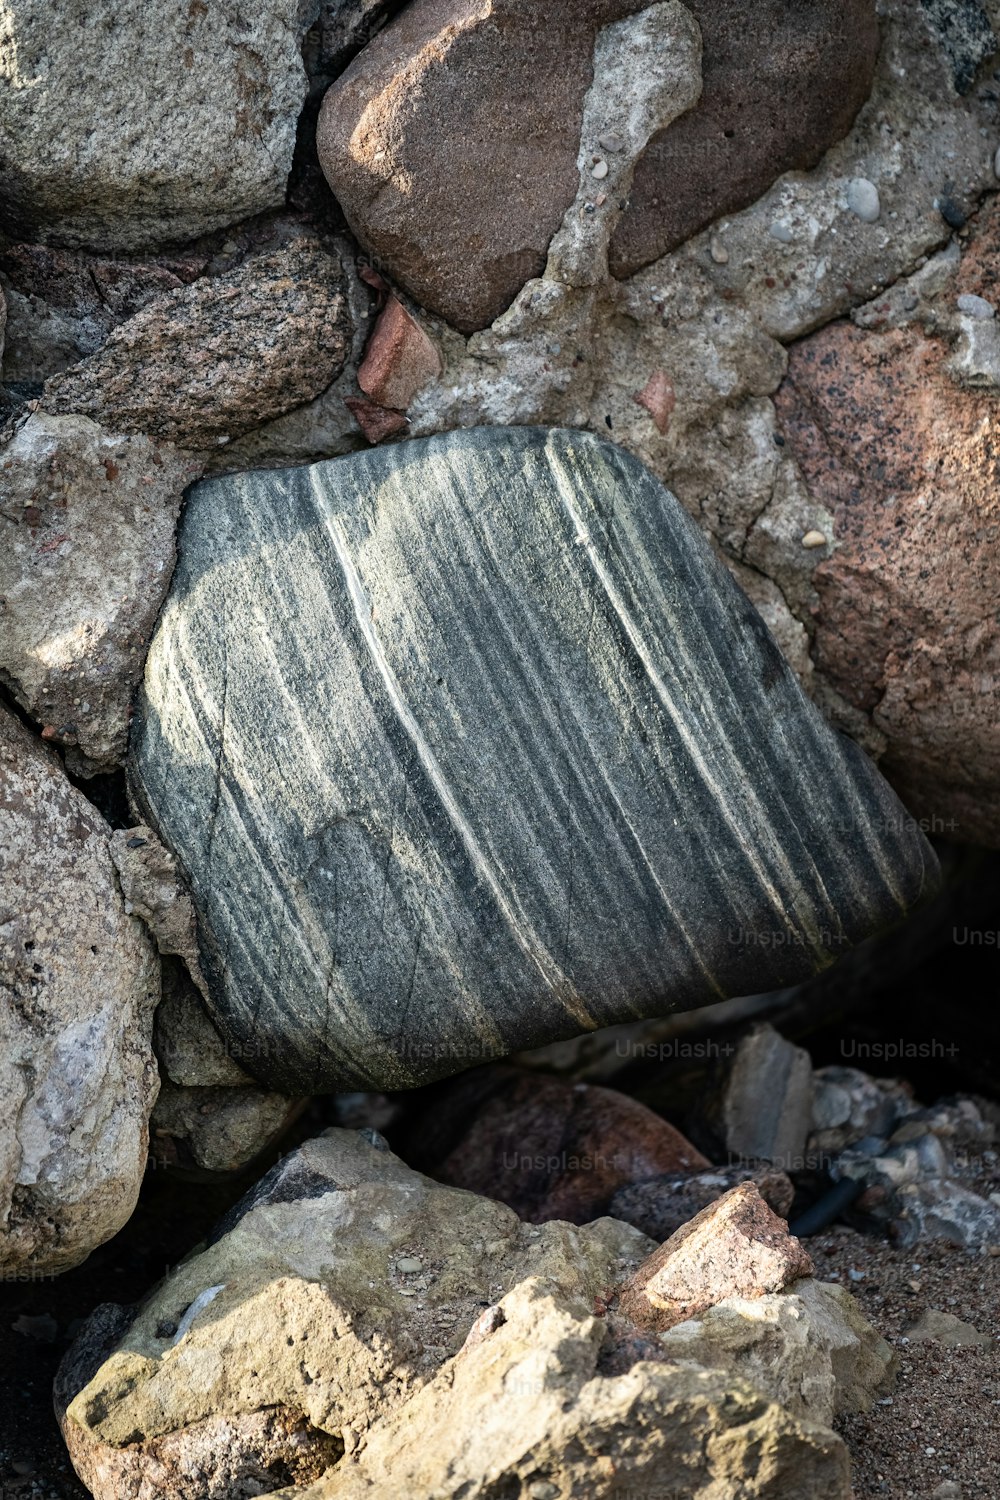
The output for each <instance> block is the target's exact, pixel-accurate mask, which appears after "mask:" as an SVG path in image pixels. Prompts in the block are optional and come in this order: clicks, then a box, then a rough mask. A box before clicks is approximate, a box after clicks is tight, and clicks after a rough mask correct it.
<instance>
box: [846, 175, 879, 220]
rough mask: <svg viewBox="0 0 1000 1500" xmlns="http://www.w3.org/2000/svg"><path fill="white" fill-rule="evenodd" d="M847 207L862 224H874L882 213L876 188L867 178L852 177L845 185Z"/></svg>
mask: <svg viewBox="0 0 1000 1500" xmlns="http://www.w3.org/2000/svg"><path fill="white" fill-rule="evenodd" d="M847 206H848V208H849V209H850V210H851V213H852V214H853V215H854V217H855V218H856V219H860V220H861V222H862V223H863V224H874V223H875V222H876V220H877V219H878V217H879V215H880V214H881V212H882V203H881V200H880V198H879V195H878V188H877V187H876V186H875V184H874V182H869V181H868V178H867V177H852V178H851V180H850V182H849V183H848V184H847Z"/></svg>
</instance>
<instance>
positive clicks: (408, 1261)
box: [396, 1255, 423, 1276]
mask: <svg viewBox="0 0 1000 1500" xmlns="http://www.w3.org/2000/svg"><path fill="white" fill-rule="evenodd" d="M396 1270H397V1271H400V1272H401V1273H402V1274H403V1275H404V1276H414V1275H415V1274H416V1273H417V1271H422V1270H423V1266H422V1265H421V1263H420V1261H419V1260H415V1259H414V1257H413V1256H412V1255H404V1256H403V1258H402V1260H397V1262H396Z"/></svg>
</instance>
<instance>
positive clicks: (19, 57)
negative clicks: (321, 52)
mask: <svg viewBox="0 0 1000 1500" xmlns="http://www.w3.org/2000/svg"><path fill="white" fill-rule="evenodd" d="M306 24H307V17H306V14H305V12H304V11H303V8H302V7H301V6H300V5H299V4H298V0H277V3H274V4H268V5H246V4H242V3H241V4H237V3H235V0H221V3H218V0H212V3H211V4H204V3H201V0H197V3H195V4H192V5H189V6H177V7H174V8H172V9H167V10H162V11H161V10H152V9H150V8H149V7H148V6H146V5H144V4H142V3H141V0H98V3H91V0H88V3H83V0H70V3H68V4H65V5H61V6H60V7H59V8H58V10H57V11H55V12H53V10H52V8H51V7H50V6H48V5H45V4H40V3H39V0H12V3H11V4H9V5H7V6H5V8H4V15H3V31H2V33H0V54H2V56H3V60H4V66H3V70H2V74H0V136H2V137H3V141H4V154H3V161H2V164H0V220H3V221H4V223H5V226H6V228H7V230H8V232H9V233H11V234H12V235H16V236H17V237H18V238H21V239H36V238H37V239H40V240H46V241H49V242H50V243H53V244H60V245H71V246H77V245H86V246H90V247H91V248H94V249H100V250H135V249H139V248H143V247H149V246H154V245H159V244H165V243H168V242H180V241H183V240H190V239H194V238H195V237H196V236H197V235H200V234H203V233H205V232H206V231H207V230H211V229H216V228H219V227H220V226H222V225H224V224H232V223H235V222H237V221H238V220H240V219H244V218H248V217H249V216H250V215H251V214H255V213H260V212H261V211H262V210H263V209H267V208H274V207H277V206H279V205H280V204H282V203H283V202H284V198H285V183H286V179H287V177H288V173H289V170H290V168H291V164H292V152H293V149H294V145H295V128H296V122H297V119H298V115H299V111H300V109H301V106H302V102H303V99H304V97H305V89H306V80H305V69H304V67H303V63H302V55H301V44H302V36H303V33H304V31H305V26H306Z"/></svg>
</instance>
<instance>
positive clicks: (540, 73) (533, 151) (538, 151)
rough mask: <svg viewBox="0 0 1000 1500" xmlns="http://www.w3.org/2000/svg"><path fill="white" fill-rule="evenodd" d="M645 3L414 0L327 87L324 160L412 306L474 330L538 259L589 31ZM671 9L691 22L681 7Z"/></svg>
mask: <svg viewBox="0 0 1000 1500" xmlns="http://www.w3.org/2000/svg"><path fill="white" fill-rule="evenodd" d="M643 8H644V7H643V4H642V0H572V3H567V0H561V3H559V4H556V5H550V6H546V7H544V8H540V7H539V6H537V5H533V4H531V3H530V0H414V3H413V4H411V5H408V6H407V7H406V9H405V10H404V11H403V13H402V15H400V16H397V17H396V19H395V20H394V21H392V22H391V23H390V24H389V25H388V26H387V27H386V28H385V30H384V31H382V32H381V33H380V34H379V35H378V36H377V37H376V38H375V40H374V41H373V42H371V43H370V44H369V46H367V47H366V48H365V49H364V51H363V52H362V53H361V54H360V55H359V56H358V57H357V58H356V59H355V61H354V62H353V63H352V64H351V66H350V67H349V68H348V69H347V70H346V72H344V73H342V74H341V76H340V77H339V78H338V79H337V80H336V82H335V83H334V84H333V86H332V87H331V88H330V90H329V91H328V93H327V95H326V98H325V99H324V101H323V108H322V111H321V113H320V119H319V126H318V131H317V145H318V148H319V157H320V162H321V165H322V167H323V171H324V173H325V174H326V177H327V180H328V181H329V183H330V186H331V188H332V189H333V191H334V193H335V194H336V197H337V199H338V201H339V202H340V204H341V206H342V207H343V210H344V213H345V214H346V216H347V219H348V222H349V223H350V225H351V227H352V228H353V229H354V231H355V233H356V234H357V235H358V238H359V239H360V240H361V242H362V244H364V245H366V246H367V247H368V248H369V249H371V250H374V251H375V252H376V253H377V254H378V256H379V257H380V259H381V260H382V261H384V263H385V265H386V266H388V267H389V268H390V269H391V271H392V274H393V276H394V277H395V279H396V280H397V281H399V282H400V283H401V284H402V285H403V286H405V287H406V288H407V290H408V291H410V292H411V293H412V294H413V296H414V297H415V298H416V300H417V301H418V302H419V303H420V304H421V305H422V306H424V307H427V308H429V309H430V310H431V311H432V312H437V313H440V314H441V316H442V317H444V318H446V319H447V321H448V322H449V323H452V324H453V325H454V326H455V327H456V328H460V329H462V330H463V331H464V332H470V331H471V330H473V329H476V328H483V327H485V326H486V325H487V324H489V323H491V322H492V321H493V319H494V318H495V317H497V315H498V314H499V313H501V312H502V311H503V310H504V308H506V307H508V306H509V305H510V303H511V302H512V300H513V299H514V297H515V296H516V295H517V293H518V292H519V291H520V289H521V287H522V286H523V285H524V283H525V282H526V281H528V280H529V279H530V278H531V277H532V276H537V275H539V274H540V272H541V271H542V269H543V267H544V265H545V255H546V251H547V249H548V245H549V241H550V240H551V239H552V236H553V235H554V234H555V231H556V229H557V228H558V226H559V222H560V220H561V219H562V216H563V214H564V213H565V212H566V210H567V208H568V207H569V205H570V204H571V203H572V201H573V198H574V196H575V194H576V190H577V183H578V181H579V171H578V166H577V156H578V152H579V147H580V127H581V123H582V119H583V102H584V97H585V95H586V92H587V89H588V87H589V85H590V82H591V79H592V76H593V50H594V40H595V37H596V35H597V32H598V31H599V30H600V28H601V27H603V26H605V25H607V24H608V22H611V21H617V20H620V19H621V18H622V17H624V16H629V15H632V14H633V13H634V12H636V11H639V10H642V9H643ZM678 11H679V8H678ZM678 25H679V27H680V28H681V29H687V30H690V31H693V27H692V23H691V18H690V16H689V15H687V14H686V13H685V12H680V11H679V14H678ZM694 97H696V92H695V93H693V94H692V95H691V96H690V97H682V98H681V99H680V101H679V108H685V107H687V105H688V104H689V103H691V102H693V98H694ZM442 120H447V122H448V128H447V131H442V129H441V121H442Z"/></svg>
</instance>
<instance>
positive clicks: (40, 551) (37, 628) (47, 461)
mask: <svg viewBox="0 0 1000 1500" xmlns="http://www.w3.org/2000/svg"><path fill="white" fill-rule="evenodd" d="M197 474H198V466H197V465H196V464H194V463H192V461H191V459H190V457H189V456H187V455H184V454H182V453H179V452H178V451H177V450H176V449H175V448H173V447H171V445H170V444H168V443H156V442H153V441H151V440H150V439H149V438H147V437H142V436H134V437H124V436H121V435H120V434H115V433H111V432H107V431H105V430H104V429H103V428H101V427H99V426H98V425H97V424H96V423H95V422H92V421H90V420H89V419H88V418H86V417H57V416H49V415H47V414H46V413H43V412H34V413H33V414H32V415H30V416H29V417H28V418H27V420H26V421H24V422H22V423H21V425H20V426H19V427H17V429H16V430H15V432H14V433H13V436H12V437H11V439H10V441H9V442H8V443H7V445H6V447H5V448H3V449H2V450H0V490H2V493H3V503H2V505H0V676H2V677H3V678H4V680H5V681H6V682H7V683H8V684H9V685H10V687H11V688H12V690H13V692H14V694H15V696H16V698H17V700H18V702H19V703H20V704H21V705H22V706H23V707H24V708H25V709H26V710H27V711H28V713H30V714H31V715H32V717H33V718H34V719H35V720H36V721H37V722H38V723H39V725H41V726H43V727H44V728H45V730H46V738H48V739H53V740H55V741H57V742H58V743H59V744H61V745H66V746H72V747H74V748H75V750H76V751H77V752H78V753H79V755H80V756H81V757H83V759H84V764H85V766H89V768H90V769H98V768H102V767H108V766H112V765H115V764H118V763H119V762H120V761H121V760H122V759H123V757H124V753H125V743H126V738H127V734H128V717H129V708H130V704H131V699H132V694H133V692H134V690H135V687H136V684H137V683H138V681H139V679H140V677H141V676H142V669H143V664H144V661H145V648H146V645H147V642H148V640H149V636H150V634H151V632H152V628H153V625H154V623H155V620H156V616H157V614H158V613H159V609H160V605H161V604H162V603H163V598H164V595H165V593H166V591H167V586H168V584H169V583H170V575H171V572H172V570H173V565H174V555H175V553H174V530H175V527H176V523H177V515H178V512H179V510H180V503H181V496H182V494H183V490H184V486H185V485H186V484H189V483H190V482H191V480H192V479H194V478H196V477H197Z"/></svg>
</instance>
